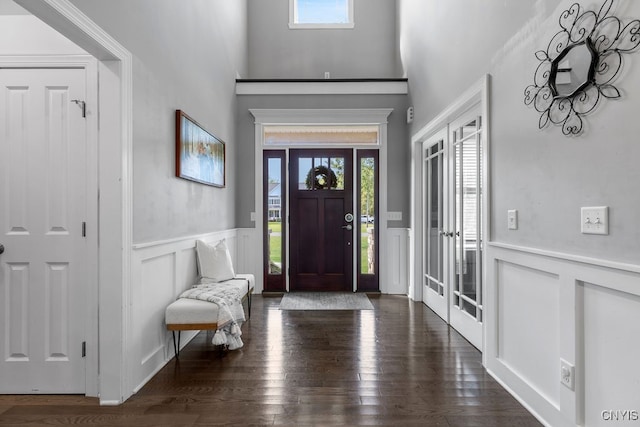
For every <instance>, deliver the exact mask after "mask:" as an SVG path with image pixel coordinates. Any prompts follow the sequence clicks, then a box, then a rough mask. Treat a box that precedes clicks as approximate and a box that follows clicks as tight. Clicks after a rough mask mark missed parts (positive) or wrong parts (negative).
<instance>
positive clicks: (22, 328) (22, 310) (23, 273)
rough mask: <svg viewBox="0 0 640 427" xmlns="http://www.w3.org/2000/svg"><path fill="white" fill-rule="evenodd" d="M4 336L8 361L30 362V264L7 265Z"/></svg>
mask: <svg viewBox="0 0 640 427" xmlns="http://www.w3.org/2000/svg"><path fill="white" fill-rule="evenodd" d="M6 270H7V275H6V276H5V279H6V280H5V284H6V287H5V301H6V303H5V307H4V313H3V317H4V319H3V320H4V327H5V331H4V336H5V337H6V338H5V339H6V341H5V345H4V348H5V354H4V358H5V360H7V361H24V362H28V361H29V339H28V338H29V326H30V325H29V309H28V305H27V303H28V301H29V273H30V271H29V264H27V263H21V264H18V263H15V264H7V265H6Z"/></svg>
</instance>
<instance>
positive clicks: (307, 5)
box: [290, 0, 353, 28]
mask: <svg viewBox="0 0 640 427" xmlns="http://www.w3.org/2000/svg"><path fill="white" fill-rule="evenodd" d="M290 14H291V16H290V26H291V27H292V28H317V27H321V26H326V27H327V28H342V27H348V28H352V27H353V0H290Z"/></svg>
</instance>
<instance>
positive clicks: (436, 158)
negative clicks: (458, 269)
mask: <svg viewBox="0 0 640 427" xmlns="http://www.w3.org/2000/svg"><path fill="white" fill-rule="evenodd" d="M447 141H448V135H447V129H446V128H445V129H443V130H441V131H440V132H438V133H437V134H435V135H434V136H433V137H431V138H430V139H428V140H427V141H425V142H424V143H423V146H422V154H423V156H422V158H423V159H424V167H423V176H422V183H423V187H422V188H424V189H425V194H424V197H423V206H422V211H423V213H424V215H423V218H424V224H423V230H424V236H423V245H424V248H423V253H424V254H425V257H424V260H423V265H422V271H423V272H424V279H423V283H422V286H423V289H422V298H423V301H424V303H425V304H427V305H428V306H429V307H430V308H431V309H432V310H433V311H435V312H436V314H438V316H440V317H442V318H443V319H444V320H445V321H446V322H449V289H448V285H449V281H448V280H447V279H446V274H447V268H446V266H447V265H448V260H447V257H448V255H449V252H448V251H447V249H446V245H447V243H448V242H447V241H446V238H445V233H446V232H445V231H444V230H445V229H446V228H447V227H448V221H447V215H446V207H447V206H448V203H447V200H445V198H446V197H447V196H448V193H447V192H446V191H445V177H446V173H445V167H446V166H447V162H446V158H445V149H446V148H447Z"/></svg>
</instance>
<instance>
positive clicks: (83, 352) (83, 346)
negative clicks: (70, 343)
mask: <svg viewBox="0 0 640 427" xmlns="http://www.w3.org/2000/svg"><path fill="white" fill-rule="evenodd" d="M82 357H87V342H86V341H82Z"/></svg>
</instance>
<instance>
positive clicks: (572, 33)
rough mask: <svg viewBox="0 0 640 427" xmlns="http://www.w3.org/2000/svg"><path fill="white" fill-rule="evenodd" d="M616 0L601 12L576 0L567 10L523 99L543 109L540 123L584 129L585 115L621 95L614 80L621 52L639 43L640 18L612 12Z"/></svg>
mask: <svg viewBox="0 0 640 427" xmlns="http://www.w3.org/2000/svg"><path fill="white" fill-rule="evenodd" d="M613 1H614V0H606V1H605V2H604V4H603V5H602V7H601V8H600V11H599V12H598V13H597V14H596V13H595V12H593V11H582V10H581V8H580V5H579V4H578V3H574V4H573V5H572V6H571V7H570V8H569V9H568V10H565V11H564V12H563V13H562V14H561V15H560V19H559V24H560V27H561V28H562V30H561V31H559V32H558V33H556V34H555V35H554V36H553V38H552V39H551V41H550V42H549V45H548V46H547V49H546V50H540V51H538V52H536V54H535V56H536V58H537V59H538V60H539V61H540V64H539V65H538V67H537V69H536V71H535V74H534V78H533V79H534V83H533V84H532V85H529V86H528V87H527V88H526V89H525V91H524V103H525V104H526V105H533V107H534V108H535V109H536V110H537V111H538V112H539V113H541V116H540V120H539V122H538V127H539V128H540V129H542V128H544V127H545V126H547V125H548V124H549V123H553V124H555V125H561V126H562V133H564V134H565V135H578V134H580V133H581V132H582V128H583V122H582V116H583V115H585V114H588V113H589V112H591V111H593V109H594V108H595V107H596V106H597V105H598V102H599V101H600V99H601V98H602V97H604V98H609V99H615V98H620V96H621V95H620V91H619V90H618V88H616V87H615V86H614V85H613V81H614V79H615V78H616V76H617V75H618V74H619V72H620V69H621V68H622V54H623V53H629V52H631V51H633V50H634V49H636V48H637V47H638V45H639V44H640V20H637V19H636V20H633V21H631V22H629V23H628V24H626V25H623V23H622V21H621V20H620V19H619V18H617V17H615V16H611V15H609V13H610V12H611V8H612V6H613Z"/></svg>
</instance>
